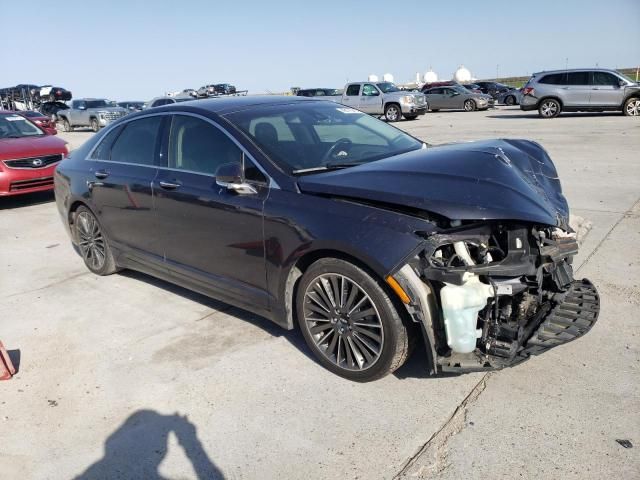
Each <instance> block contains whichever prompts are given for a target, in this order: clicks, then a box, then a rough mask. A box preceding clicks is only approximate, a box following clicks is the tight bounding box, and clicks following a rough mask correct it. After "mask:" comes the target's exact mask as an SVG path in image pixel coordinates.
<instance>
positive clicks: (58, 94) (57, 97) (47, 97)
mask: <svg viewBox="0 0 640 480" xmlns="http://www.w3.org/2000/svg"><path fill="white" fill-rule="evenodd" d="M38 96H39V97H40V101H42V102H64V101H69V100H71V98H72V95H71V92H70V91H69V90H67V89H65V88H62V87H53V86H51V85H44V86H42V87H40V89H39V93H38Z"/></svg>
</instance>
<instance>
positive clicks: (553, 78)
mask: <svg viewBox="0 0 640 480" xmlns="http://www.w3.org/2000/svg"><path fill="white" fill-rule="evenodd" d="M565 80H566V74H564V73H552V74H550V75H545V76H544V77H542V78H541V79H540V81H539V82H538V83H544V84H545V85H564V84H565Z"/></svg>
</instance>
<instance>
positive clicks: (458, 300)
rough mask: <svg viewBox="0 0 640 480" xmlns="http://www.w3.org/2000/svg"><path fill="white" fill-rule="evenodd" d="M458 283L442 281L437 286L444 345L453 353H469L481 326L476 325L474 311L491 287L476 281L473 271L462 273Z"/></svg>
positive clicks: (485, 304)
mask: <svg viewBox="0 0 640 480" xmlns="http://www.w3.org/2000/svg"><path fill="white" fill-rule="evenodd" d="M463 280H464V283H463V284H462V285H452V284H450V283H446V284H445V286H444V287H442V289H441V290H440V300H441V301H442V313H443V316H444V326H445V330H446V332H447V345H449V347H450V348H451V350H453V351H454V352H456V353H470V352H473V351H474V350H475V348H476V339H478V338H480V337H481V336H482V330H479V329H477V328H476V326H477V324H478V312H480V310H482V309H483V308H484V307H486V306H487V298H489V297H493V288H492V287H491V286H490V285H487V284H485V283H482V282H480V279H479V278H478V276H477V275H475V274H472V273H465V274H464V277H463Z"/></svg>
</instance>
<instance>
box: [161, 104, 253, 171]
mask: <svg viewBox="0 0 640 480" xmlns="http://www.w3.org/2000/svg"><path fill="white" fill-rule="evenodd" d="M241 161H242V151H241V150H240V148H238V146H237V145H236V144H235V143H233V141H232V140H231V139H230V138H229V137H228V136H227V135H226V134H225V133H224V132H222V130H220V129H219V128H217V127H215V126H214V125H211V124H210V123H208V122H205V121H204V120H201V119H199V118H194V117H190V116H187V115H174V117H173V122H172V124H171V133H170V134H169V167H170V168H175V169H178V170H188V171H190V172H196V173H204V174H207V175H211V176H214V175H215V173H216V171H217V170H218V167H219V166H220V165H223V164H225V163H240V162H241Z"/></svg>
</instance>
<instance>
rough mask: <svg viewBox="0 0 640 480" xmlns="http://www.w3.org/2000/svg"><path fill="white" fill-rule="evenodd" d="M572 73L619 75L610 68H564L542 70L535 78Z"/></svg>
mask: <svg viewBox="0 0 640 480" xmlns="http://www.w3.org/2000/svg"><path fill="white" fill-rule="evenodd" d="M571 72H609V73H617V72H616V71H615V70H611V69H610V68H589V67H587V68H563V69H562V70H542V71H541V72H536V73H534V74H533V76H536V75H542V74H546V73H571Z"/></svg>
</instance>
